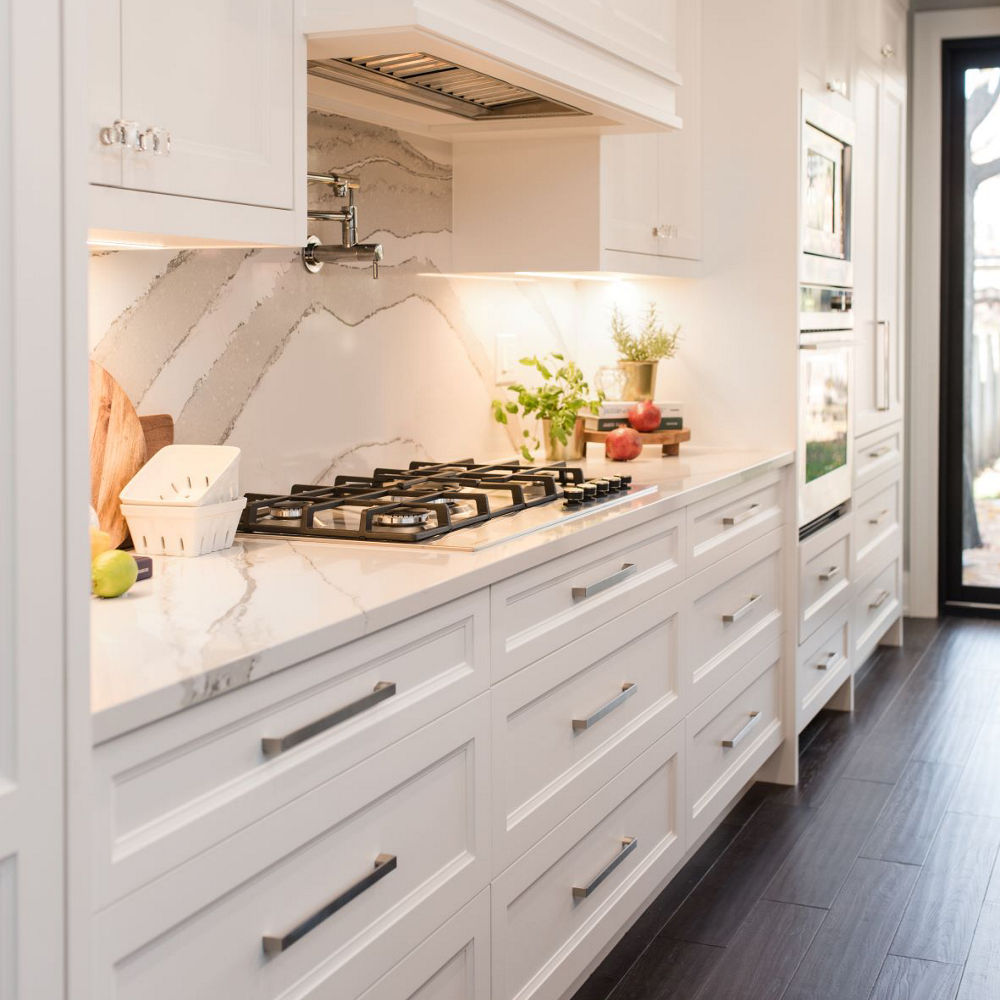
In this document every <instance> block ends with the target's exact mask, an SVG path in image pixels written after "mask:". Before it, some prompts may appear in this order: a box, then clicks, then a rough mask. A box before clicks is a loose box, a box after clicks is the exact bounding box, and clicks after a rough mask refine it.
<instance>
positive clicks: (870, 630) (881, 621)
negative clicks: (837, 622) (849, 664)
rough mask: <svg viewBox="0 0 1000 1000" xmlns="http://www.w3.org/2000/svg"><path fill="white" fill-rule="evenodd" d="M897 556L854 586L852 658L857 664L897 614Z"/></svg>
mask: <svg viewBox="0 0 1000 1000" xmlns="http://www.w3.org/2000/svg"><path fill="white" fill-rule="evenodd" d="M901 577H902V572H901V559H900V557H899V556H893V558H892V561H891V562H890V563H889V564H888V565H887V566H885V567H883V568H882V569H881V570H879V571H878V572H877V573H876V574H875V575H874V576H873V577H872V578H871V580H869V581H868V582H867V583H863V584H862V585H861V586H860V587H859V588H858V596H857V597H856V598H855V601H854V635H855V657H856V661H857V662H858V663H859V664H860V663H862V662H864V660H865V658H866V657H867V656H868V655H869V654H870V653H871V651H872V650H873V649H874V648H875V647H876V646H877V645H878V641H879V639H881V638H882V636H883V635H885V632H886V630H887V629H888V628H889V626H890V625H892V623H893V622H894V621H895V620H896V619H897V618H898V617H899V615H900V610H901V605H902V595H903V588H902V579H901Z"/></svg>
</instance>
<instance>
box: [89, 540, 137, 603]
mask: <svg viewBox="0 0 1000 1000" xmlns="http://www.w3.org/2000/svg"><path fill="white" fill-rule="evenodd" d="M138 575H139V567H138V566H137V565H136V561H135V560H134V559H133V558H132V556H131V554H130V553H128V552H122V551H121V549H111V550H110V551H108V552H102V553H101V554H100V555H99V556H98V557H97V558H96V559H95V560H94V561H93V562H92V563H91V565H90V577H91V579H92V580H93V583H94V593H95V594H96V595H97V596H98V597H120V596H121V595H122V594H124V593H125V591H126V590H128V589H129V587H131V586H132V584H133V583H135V580H136V577H137V576H138Z"/></svg>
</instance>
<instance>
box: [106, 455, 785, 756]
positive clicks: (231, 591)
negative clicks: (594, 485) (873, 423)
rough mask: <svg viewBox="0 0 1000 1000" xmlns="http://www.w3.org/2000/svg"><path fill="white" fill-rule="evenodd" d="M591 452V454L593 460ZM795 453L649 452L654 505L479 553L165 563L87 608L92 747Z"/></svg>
mask: <svg viewBox="0 0 1000 1000" xmlns="http://www.w3.org/2000/svg"><path fill="white" fill-rule="evenodd" d="M591 450H592V451H593V449H591ZM792 458H793V453H792V452H773V451H724V450H711V449H704V448H684V450H683V452H682V454H681V455H680V457H677V458H660V457H659V456H658V455H656V454H655V452H654V450H653V449H646V452H645V453H644V454H643V455H642V456H641V457H640V458H638V459H636V460H635V461H633V462H630V463H628V464H627V465H623V464H621V463H610V462H606V461H604V460H603V458H602V459H600V460H595V459H589V460H588V461H586V462H583V463H579V464H581V465H583V466H584V467H585V469H586V474H587V475H588V477H596V476H600V475H602V474H605V473H606V472H609V471H611V470H614V471H617V472H621V471H622V470H623V469H627V471H628V472H630V473H631V475H632V477H633V482H635V483H655V484H656V485H657V486H658V487H659V489H658V491H657V492H656V493H653V494H649V495H646V496H643V497H638V498H636V499H634V500H631V501H628V502H626V503H622V504H619V505H615V506H613V507H609V508H608V509H607V510H599V511H595V513H594V514H593V515H592V516H588V517H586V518H581V519H578V520H574V521H569V522H566V523H564V524H559V525H558V526H555V527H552V528H549V529H546V530H544V531H539V532H536V533H534V534H530V535H524V536H521V537H519V538H515V539H512V540H511V541H508V542H504V543H502V544H500V545H495V546H493V547H491V548H487V549H483V550H481V551H478V552H462V551H454V550H445V549H441V548H434V547H431V546H426V545H416V544H415V545H381V544H377V543H370V542H350V541H348V542H340V541H304V540H295V539H290V538H289V539H286V538H275V537H264V536H259V535H237V538H236V543H235V544H234V545H233V547H232V548H230V549H228V550H227V551H225V552H218V553H214V554H212V555H208V556H201V557H200V558H197V559H180V558H170V557H166V556H164V557H158V558H156V559H154V568H153V579H152V580H148V581H145V582H143V583H138V584H136V585H135V586H134V587H133V588H132V590H131V591H129V593H128V594H126V595H124V596H123V597H120V598H116V599H114V600H101V599H99V598H92V601H91V657H90V659H91V711H92V713H93V738H94V741H95V742H96V743H100V742H103V741H105V740H108V739H111V738H112V737H114V736H117V735H120V734H122V733H125V732H128V731H129V730H132V729H135V728H137V727H139V726H143V725H146V724H148V723H150V722H153V721H155V720H157V719H160V718H163V717H165V716H168V715H171V714H173V713H174V712H178V711H180V710H182V709H184V708H187V707H189V706H191V705H195V704H198V703H199V702H202V701H206V700H207V699H209V698H214V697H216V696H218V695H220V694H223V693H225V692H226V691H229V690H232V689H233V688H236V687H239V686H241V685H243V684H247V683H249V682H250V681H253V680H258V679H259V678H261V677H265V676H267V675H268V674H272V673H274V672H275V671H278V670H282V669H284V668H285V667H289V666H291V665H292V664H294V663H298V662H300V661H302V660H305V659H308V658H309V657H311V656H316V655H318V654H319V653H323V652H325V651H327V650H329V649H333V648H335V647H337V646H340V645H343V644H344V643H347V642H351V641H352V640H354V639H358V638H360V637H361V636H363V635H366V634H368V633H370V632H374V631H377V630H378V629H381V628H385V627H386V626H388V625H392V624H394V623H396V622H398V621H402V620H403V619H405V618H408V617H410V616H411V615H415V614H418V613H420V612H421V611H425V610H427V609H429V608H432V607H434V606H436V605H439V604H443V603H444V602H446V601H449V600H452V599H454V598H456V597H460V596H461V595H463V594H467V593H471V592H472V591H474V590H478V589H479V588H480V587H484V586H488V585H489V584H490V583H493V582H495V581H497V580H500V579H503V578H504V577H507V576H510V575H511V574H513V573H517V572H520V571H522V570H524V569H527V568H529V567H531V566H534V565H538V564H539V563H542V562H545V561H546V560H548V559H551V558H554V557H556V556H559V555H562V554H564V553H566V552H569V551H572V550H573V549H576V548H578V547H580V546H581V545H585V544H588V543H590V542H594V541H598V540H599V539H601V538H603V537H606V536H607V535H609V534H612V533H614V532H616V531H620V530H622V529H623V528H626V527H629V526H630V525H631V524H640V523H642V522H644V521H646V520H648V519H650V518H652V517H656V516H658V515H659V514H665V513H668V512H670V511H671V510H676V509H677V508H679V507H684V506H687V505H688V504H690V503H694V502H695V501H697V500H699V499H702V498H703V497H705V496H710V495H711V494H713V493H715V492H718V491H719V490H722V489H725V488H726V487H728V486H732V485H735V484H736V483H738V482H740V481H743V480H745V479H747V478H750V477H752V476H756V475H760V474H761V473H763V472H766V471H768V470H770V469H776V468H779V467H781V466H784V465H787V464H789V463H790V462H791V461H792Z"/></svg>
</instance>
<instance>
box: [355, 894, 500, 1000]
mask: <svg viewBox="0 0 1000 1000" xmlns="http://www.w3.org/2000/svg"><path fill="white" fill-rule="evenodd" d="M489 996H490V890H489V889H483V891H482V892H481V893H480V894H479V895H478V896H476V898H475V899H474V900H473V901H472V902H471V903H469V904H468V905H467V906H463V907H462V909H461V910H459V911H458V913H456V914H455V916H453V917H452V918H451V919H450V920H448V921H446V922H445V924H444V925H443V926H442V927H440V928H438V930H436V931H435V932H434V933H433V934H431V936H430V937H429V938H428V939H427V940H426V941H424V942H423V944H421V945H420V946H419V947H417V948H415V949H414V950H413V951H412V952H410V954H409V955H407V956H406V958H404V959H403V960H402V961H401V962H400V963H399V964H398V965H396V966H394V967H393V968H392V969H391V970H390V971H389V972H387V973H386V974H385V975H384V976H383V977H382V978H381V979H380V980H379V981H378V982H377V983H376V984H375V985H374V986H372V988H371V989H369V990H365V992H364V993H363V994H362V996H361V997H360V1000H489Z"/></svg>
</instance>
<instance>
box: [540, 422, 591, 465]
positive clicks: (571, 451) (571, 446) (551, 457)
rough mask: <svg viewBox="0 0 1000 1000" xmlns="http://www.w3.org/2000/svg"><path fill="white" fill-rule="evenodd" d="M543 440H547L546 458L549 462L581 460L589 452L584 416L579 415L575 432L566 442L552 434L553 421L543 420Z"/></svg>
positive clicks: (574, 428) (574, 427) (574, 426)
mask: <svg viewBox="0 0 1000 1000" xmlns="http://www.w3.org/2000/svg"><path fill="white" fill-rule="evenodd" d="M542 440H543V441H544V442H545V458H546V460H547V461H549V462H579V461H580V459H582V458H583V457H584V456H585V455H586V453H587V442H586V441H584V440H583V418H582V417H577V418H576V423H575V424H574V425H573V432H572V433H571V434H570V436H569V438H568V439H567V440H566V443H565V444H563V443H562V441H559V440H557V439H556V438H554V437H553V436H552V422H551V421H550V420H543V421H542Z"/></svg>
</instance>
